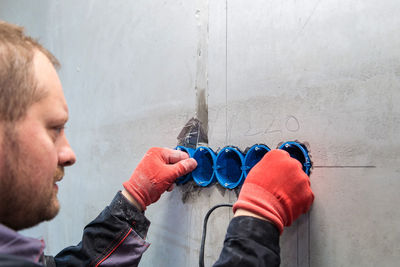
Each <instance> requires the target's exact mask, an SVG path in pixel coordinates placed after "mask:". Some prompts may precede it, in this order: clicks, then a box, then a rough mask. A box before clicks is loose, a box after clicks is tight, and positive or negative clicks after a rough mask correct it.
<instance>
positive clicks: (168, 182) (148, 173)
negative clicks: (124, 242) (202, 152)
mask: <svg viewBox="0 0 400 267" xmlns="http://www.w3.org/2000/svg"><path fill="white" fill-rule="evenodd" d="M196 166H197V162H196V160H194V159H193V158H189V155H188V154H187V153H185V152H183V151H179V150H173V149H169V148H159V147H153V148H150V149H149V150H148V151H147V153H146V155H144V157H143V159H142V160H141V161H140V162H139V164H138V166H137V167H136V169H135V171H134V172H133V174H132V176H131V178H130V179H129V180H128V181H126V182H124V183H123V186H124V188H125V189H126V191H128V193H129V194H130V195H131V196H132V197H133V198H134V199H135V200H136V201H137V202H138V203H139V204H140V206H141V208H142V210H145V209H146V207H147V206H148V205H150V204H151V203H154V202H156V201H157V200H158V199H160V196H161V194H162V193H164V192H165V191H166V190H168V189H169V188H171V187H172V186H173V183H174V182H175V180H176V179H177V178H178V177H180V176H182V175H185V174H187V173H189V172H191V171H193V170H194V169H195V168H196Z"/></svg>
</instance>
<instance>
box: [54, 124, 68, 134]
mask: <svg viewBox="0 0 400 267" xmlns="http://www.w3.org/2000/svg"><path fill="white" fill-rule="evenodd" d="M64 129H65V127H64V126H57V127H53V130H54V131H55V132H56V133H57V134H60V133H62V131H63V130H64Z"/></svg>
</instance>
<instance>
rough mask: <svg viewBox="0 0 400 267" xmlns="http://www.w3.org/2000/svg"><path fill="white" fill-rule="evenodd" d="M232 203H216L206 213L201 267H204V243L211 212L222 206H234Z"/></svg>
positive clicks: (201, 248)
mask: <svg viewBox="0 0 400 267" xmlns="http://www.w3.org/2000/svg"><path fill="white" fill-rule="evenodd" d="M232 206H233V205H232V204H219V205H215V206H214V207H212V208H211V209H210V210H209V211H208V212H207V214H206V216H205V217H204V222H203V235H202V237H201V246H200V257H199V266H200V267H204V245H205V243H206V234H207V221H208V217H210V215H211V213H212V212H213V211H214V210H215V209H217V208H220V207H232Z"/></svg>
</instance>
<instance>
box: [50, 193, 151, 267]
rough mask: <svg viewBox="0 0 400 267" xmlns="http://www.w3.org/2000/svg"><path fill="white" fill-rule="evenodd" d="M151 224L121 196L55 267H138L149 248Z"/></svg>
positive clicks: (60, 257)
mask: <svg viewBox="0 0 400 267" xmlns="http://www.w3.org/2000/svg"><path fill="white" fill-rule="evenodd" d="M149 225H150V222H149V221H148V220H147V219H146V217H145V216H144V214H143V213H141V212H140V211H138V210H137V209H136V208H135V207H134V206H133V205H131V204H130V203H129V201H128V200H127V199H125V197H124V196H123V195H122V194H121V192H118V193H117V195H116V196H115V198H114V199H113V201H112V202H111V204H110V205H109V206H108V207H106V208H105V209H104V210H103V211H102V212H101V213H100V215H99V216H98V217H97V218H96V219H95V220H94V221H92V222H91V223H89V224H88V225H87V226H86V227H85V229H84V231H83V237H82V241H81V242H80V243H79V244H78V245H77V246H71V247H67V248H65V249H64V250H62V251H61V252H60V253H59V254H57V255H56V256H55V257H54V262H55V265H56V266H137V265H138V264H139V261H140V259H141V257H142V254H143V253H144V252H145V251H146V249H147V248H148V247H149V245H150V244H149V243H147V242H146V241H145V237H146V234H147V230H148V228H149Z"/></svg>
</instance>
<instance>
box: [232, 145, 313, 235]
mask: <svg viewBox="0 0 400 267" xmlns="http://www.w3.org/2000/svg"><path fill="white" fill-rule="evenodd" d="M313 201H314V194H313V192H312V191H311V188H310V180H309V178H308V176H307V174H305V172H304V171H303V170H302V166H301V164H300V162H299V161H297V160H296V159H293V158H291V157H290V155H289V153H288V152H286V151H284V150H278V149H276V150H271V151H270V152H268V153H267V154H266V155H265V156H264V157H263V158H262V160H261V161H260V162H259V163H257V164H256V165H255V166H254V167H253V168H252V169H251V170H250V172H249V174H248V175H247V178H246V180H245V181H244V184H243V186H242V189H241V191H240V194H239V198H238V200H237V202H236V203H235V204H234V206H233V212H236V211H237V210H238V209H243V210H247V211H250V212H252V213H254V214H256V215H258V216H261V217H263V218H265V219H267V220H269V221H271V222H272V223H274V224H275V225H276V226H277V227H278V229H279V232H280V233H281V234H282V232H283V227H284V226H289V225H291V224H292V222H293V221H294V220H296V219H297V218H298V217H299V216H300V215H301V214H302V213H306V212H307V211H308V209H309V208H310V206H311V204H312V202H313Z"/></svg>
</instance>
